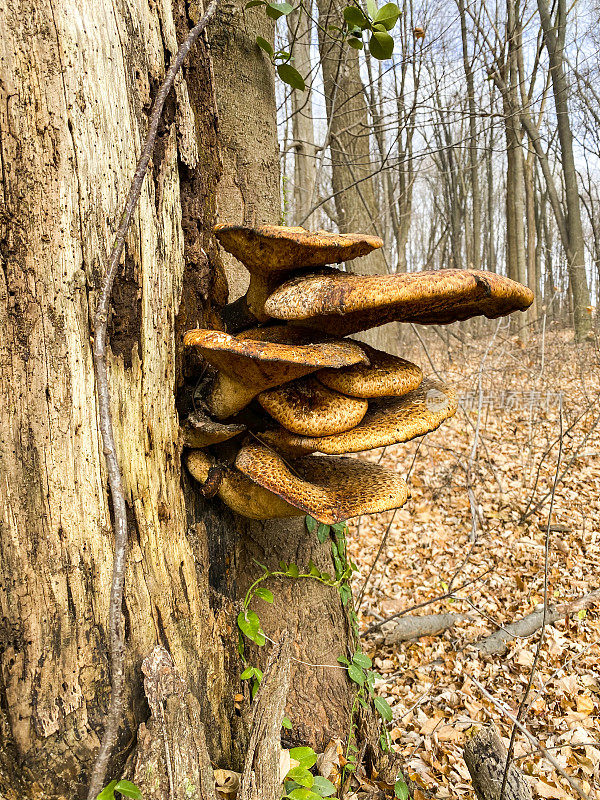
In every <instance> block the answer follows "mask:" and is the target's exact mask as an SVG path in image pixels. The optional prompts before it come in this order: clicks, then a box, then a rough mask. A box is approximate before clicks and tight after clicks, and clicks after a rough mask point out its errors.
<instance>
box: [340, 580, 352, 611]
mask: <svg viewBox="0 0 600 800" xmlns="http://www.w3.org/2000/svg"><path fill="white" fill-rule="evenodd" d="M340 597H341V598H342V604H343V605H344V606H347V605H348V601H349V600H350V598H351V597H352V589H351V588H350V587H349V586H348V584H347V583H342V585H341V586H340Z"/></svg>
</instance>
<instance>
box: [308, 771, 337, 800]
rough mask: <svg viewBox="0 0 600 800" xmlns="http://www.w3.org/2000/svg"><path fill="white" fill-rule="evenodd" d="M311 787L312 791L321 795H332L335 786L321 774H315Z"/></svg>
mask: <svg viewBox="0 0 600 800" xmlns="http://www.w3.org/2000/svg"><path fill="white" fill-rule="evenodd" d="M312 788H313V792H316V793H317V794H318V795H320V796H321V797H333V795H334V794H335V786H334V785H333V783H332V782H331V781H328V780H327V778H324V777H323V776H322V775H315V780H314V783H313V786H312Z"/></svg>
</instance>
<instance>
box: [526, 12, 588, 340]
mask: <svg viewBox="0 0 600 800" xmlns="http://www.w3.org/2000/svg"><path fill="white" fill-rule="evenodd" d="M537 5H538V11H539V15H540V21H541V24H542V29H543V31H544V44H545V46H546V50H547V51H548V58H549V61H550V75H551V77H552V89H553V93H554V105H555V108H556V125H557V130H558V139H559V142H560V152H561V161H562V171H563V178H564V186H565V202H566V207H567V214H566V219H567V228H568V237H569V248H568V259H569V282H570V286H571V293H572V297H573V316H574V325H575V336H576V338H577V339H582V338H583V337H584V336H585V335H586V333H587V332H588V331H589V330H590V327H591V315H590V313H589V311H588V307H589V305H590V292H589V288H588V282H587V276H586V272H585V245H584V238H583V227H582V224H581V210H580V204H579V190H578V186H577V171H576V169H575V158H574V156H573V134H572V131H571V122H570V117H569V103H568V97H569V84H568V81H567V77H566V75H565V70H564V61H563V51H564V43H565V34H566V25H567V8H566V2H565V0H558V4H557V10H556V21H555V23H553V22H552V19H551V16H550V10H549V6H548V3H547V1H546V0H537Z"/></svg>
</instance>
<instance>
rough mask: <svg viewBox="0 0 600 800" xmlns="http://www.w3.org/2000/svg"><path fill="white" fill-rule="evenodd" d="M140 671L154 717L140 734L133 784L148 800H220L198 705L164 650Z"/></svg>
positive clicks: (162, 648) (145, 663)
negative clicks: (216, 790)
mask: <svg viewBox="0 0 600 800" xmlns="http://www.w3.org/2000/svg"><path fill="white" fill-rule="evenodd" d="M142 672H143V673H144V676H145V677H144V690H145V692H146V697H147V699H148V705H149V706H150V712H151V717H150V721H149V722H148V723H146V724H144V723H142V724H141V725H140V727H139V729H138V742H137V752H136V761H135V772H134V780H135V783H136V784H137V786H138V787H139V789H140V790H141V792H142V795H143V797H144V800H166V798H168V799H169V800H188V798H190V797H194V798H197V800H216V793H215V778H214V774H213V770H212V767H211V764H210V759H209V756H208V750H207V748H206V739H205V736H204V725H203V723H202V717H201V710H200V703H199V702H198V700H197V699H196V697H195V696H194V695H193V694H192V693H191V692H190V691H189V690H188V687H187V685H186V683H185V681H184V680H183V678H182V677H181V676H180V675H179V673H178V672H177V670H176V669H175V665H174V664H173V659H172V658H171V656H170V655H169V653H167V651H166V650H165V649H164V647H158V646H157V647H155V648H154V650H153V651H152V653H151V654H150V655H149V656H148V657H147V658H146V659H144V662H143V663H142Z"/></svg>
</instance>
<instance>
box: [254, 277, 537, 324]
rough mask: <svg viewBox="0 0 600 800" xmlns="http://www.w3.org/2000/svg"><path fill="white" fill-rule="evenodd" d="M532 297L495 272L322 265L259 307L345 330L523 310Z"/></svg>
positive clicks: (288, 317) (300, 321)
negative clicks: (358, 270)
mask: <svg viewBox="0 0 600 800" xmlns="http://www.w3.org/2000/svg"><path fill="white" fill-rule="evenodd" d="M532 302H533V293H532V292H531V290H530V289H528V288H527V287H526V286H522V285H521V284H520V283H517V282H516V281H513V280H511V279H510V278H505V277H503V276H502V275H497V274H496V273H494V272H485V271H481V270H457V269H441V270H434V271H428V272H407V273H401V274H396V275H354V274H352V273H349V272H341V271H340V270H327V271H326V272H322V273H320V274H314V275H305V276H303V277H298V278H294V279H292V280H290V281H288V282H287V283H284V284H283V286H280V287H279V288H278V289H276V290H275V291H274V292H273V294H271V295H270V297H269V298H268V299H267V301H266V303H265V305H264V311H265V313H266V314H268V315H269V316H271V317H275V318H276V319H286V320H291V321H293V322H295V323H297V324H301V325H307V326H310V327H311V328H316V329H317V330H320V331H325V332H332V333H333V332H335V333H336V335H339V336H346V335H348V334H351V333H358V332H359V331H364V330H367V329H368V328H375V327H377V326H379V325H384V324H385V323H387V322H393V321H397V322H416V323H420V324H422V325H443V324H446V323H450V322H457V321H459V320H463V319H469V318H470V317H474V316H478V315H485V316H486V317H489V318H491V319H493V318H495V317H502V316H504V315H506V314H510V313H511V312H513V311H518V310H520V311H524V310H525V309H526V308H528V307H529V306H530V305H531V303H532Z"/></svg>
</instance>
